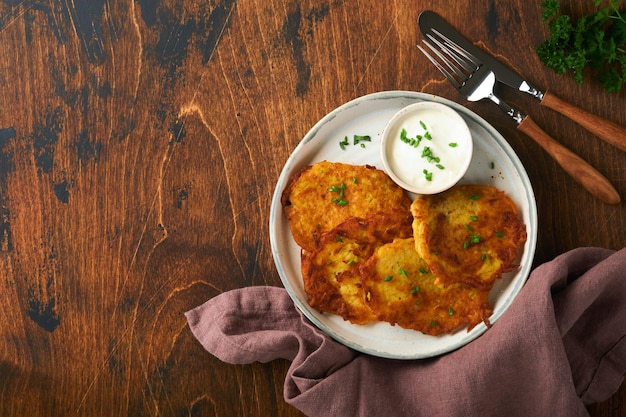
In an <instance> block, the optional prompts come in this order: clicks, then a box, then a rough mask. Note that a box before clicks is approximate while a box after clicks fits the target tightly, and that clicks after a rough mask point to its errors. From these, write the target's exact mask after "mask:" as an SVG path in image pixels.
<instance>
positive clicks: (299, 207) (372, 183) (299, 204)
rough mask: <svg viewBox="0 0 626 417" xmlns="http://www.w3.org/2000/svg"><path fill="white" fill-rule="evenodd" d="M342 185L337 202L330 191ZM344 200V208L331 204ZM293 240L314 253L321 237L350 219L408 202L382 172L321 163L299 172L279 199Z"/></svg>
mask: <svg viewBox="0 0 626 417" xmlns="http://www.w3.org/2000/svg"><path fill="white" fill-rule="evenodd" d="M342 184H345V187H344V190H343V191H341V195H342V198H339V195H340V193H339V192H338V191H331V190H330V189H331V187H340V186H341V185H342ZM333 198H335V199H336V200H335V201H338V200H344V201H345V202H347V204H345V205H341V204H337V203H336V202H333ZM281 205H282V207H283V212H284V213H285V216H286V217H287V220H288V222H289V227H290V230H291V233H292V236H293V238H294V240H295V241H296V243H297V244H298V245H299V246H300V247H301V248H303V249H305V250H308V251H311V250H314V249H315V248H316V246H317V244H318V241H319V239H320V236H321V235H322V234H323V233H325V232H328V231H330V230H332V228H333V227H335V226H337V225H339V224H341V223H342V222H343V221H345V220H347V219H348V218H350V217H360V218H365V217H367V216H368V215H370V214H372V213H375V212H380V211H391V210H393V209H394V208H405V209H406V210H407V211H408V210H409V207H410V205H411V200H410V199H409V197H408V196H407V195H406V194H405V192H404V190H403V189H402V188H401V187H399V186H398V185H397V184H395V183H394V182H393V181H392V180H391V178H389V176H388V175H387V174H386V173H385V172H384V171H382V170H379V169H377V168H376V167H374V166H371V165H350V164H344V163H340V162H329V161H321V162H318V163H316V164H314V165H312V166H307V167H304V168H302V169H301V170H300V171H299V172H297V173H296V174H295V175H294V176H293V177H292V178H291V180H290V181H289V183H288V185H287V186H286V188H285V189H284V190H283V193H282V195H281Z"/></svg>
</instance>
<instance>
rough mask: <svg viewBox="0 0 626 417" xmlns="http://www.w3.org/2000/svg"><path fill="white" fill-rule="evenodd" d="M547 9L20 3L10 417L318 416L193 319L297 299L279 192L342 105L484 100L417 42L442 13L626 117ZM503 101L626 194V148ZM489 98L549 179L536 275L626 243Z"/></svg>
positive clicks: (4, 8) (0, 49) (602, 208)
mask: <svg viewBox="0 0 626 417" xmlns="http://www.w3.org/2000/svg"><path fill="white" fill-rule="evenodd" d="M479 3H480V4H479ZM539 3H540V2H539V1H531V2H528V1H526V0H503V1H498V2H486V1H485V2H472V3H471V4H472V6H471V7H470V6H469V5H464V4H461V3H459V2H457V1H454V0H446V1H421V2H415V1H396V2H382V1H379V0H360V1H328V0H319V1H303V2H300V1H295V0H284V1H247V0H241V1H234V0H221V1H220V0H217V1H191V0H180V1H176V2H175V1H160V0H155V1H148V0H138V1H134V2H133V1H108V2H107V1H103V0H77V1H72V2H69V1H60V2H55V1H43V0H24V1H18V0H11V1H9V0H4V1H1V2H0V270H1V271H2V279H1V280H0V291H1V293H2V305H1V306H0V415H2V416H61V415H63V416H72V415H76V416H126V415H133V416H144V415H153V416H157V415H158V416H187V415H194V416H196V415H197V416H200V415H201V416H299V415H301V413H300V412H299V411H298V410H296V409H294V408H292V407H291V406H289V405H287V404H286V403H285V402H284V400H283V397H282V384H283V381H284V376H285V373H286V370H287V366H288V363H287V362H284V361H275V362H272V363H269V364H254V365H250V366H232V365H227V364H224V363H221V362H220V361H219V360H217V359H215V358H214V357H212V356H211V355H209V354H208V353H206V352H205V351H204V350H203V349H202V347H201V346H200V345H199V343H198V342H197V341H196V340H195V339H194V338H193V337H192V335H191V333H190V331H189V329H188V327H187V323H186V320H185V317H184V315H183V313H184V312H185V311H186V310H188V309H191V308H192V307H195V306H196V305H199V304H201V303H202V302H204V301H205V300H207V299H209V298H212V297H214V296H216V295H217V294H219V293H222V292H224V291H227V290H231V289H235V288H240V287H246V286H251V285H277V286H279V285H281V282H280V279H279V277H278V274H277V272H276V268H275V266H274V263H273V260H272V254H271V250H270V244H269V234H268V218H269V207H270V201H271V195H272V192H273V189H274V186H275V183H276V180H277V178H278V176H279V173H280V171H281V169H282V167H283V164H284V163H285V161H286V159H287V157H288V156H289V154H290V153H291V152H292V151H293V149H294V148H295V147H296V145H297V144H298V142H299V141H300V140H301V138H302V137H303V136H304V134H305V133H306V132H307V131H308V130H309V129H310V128H311V127H312V126H313V124H315V123H316V122H317V121H318V120H319V119H320V118H321V117H323V116H324V115H325V114H326V113H328V112H330V111H331V110H333V109H334V108H335V107H337V106H338V105H341V104H342V103H345V102H347V101H349V100H351V99H354V98H356V97H359V96H362V95H365V94H368V93H373V92H378V91H383V90H413V91H422V92H428V93H433V94H437V95H441V96H444V97H447V98H450V99H453V100H456V101H459V102H462V103H464V102H463V100H462V99H461V98H460V96H458V95H457V93H456V92H455V91H454V90H453V89H452V88H451V87H450V86H449V85H448V83H447V82H445V81H444V80H443V79H442V77H441V76H440V74H439V73H437V72H436V70H435V69H434V68H433V67H432V66H431V65H430V64H428V63H427V62H425V60H424V58H423V57H422V56H421V55H420V54H419V53H418V51H417V49H416V47H415V45H416V44H417V43H418V42H419V40H420V39H421V37H420V35H419V33H418V29H417V27H416V19H417V16H418V14H419V13H420V11H422V10H425V9H433V10H435V11H438V12H439V13H440V14H442V15H443V16H444V17H446V18H447V19H448V20H449V21H450V22H452V23H453V24H454V25H455V26H457V28H458V29H459V30H461V31H462V32H463V33H465V34H466V35H467V36H468V37H470V38H472V39H475V40H476V41H477V42H478V44H479V45H480V46H481V47H483V48H485V49H487V50H489V51H491V52H493V53H495V54H496V55H497V56H499V57H500V58H501V59H502V60H504V61H505V62H506V63H508V64H510V65H511V66H512V67H514V68H515V69H517V70H518V71H520V72H521V73H523V74H525V75H526V76H527V78H528V79H529V80H531V81H532V82H534V83H535V84H536V85H538V86H540V87H543V88H547V87H549V88H550V89H551V90H552V91H553V92H555V93H557V94H558V95H560V96H561V97H563V98H564V99H566V100H569V101H571V102H572V103H574V104H577V105H579V106H581V107H583V108H585V109H587V110H590V111H592V112H594V113H597V114H599V115H601V116H605V117H607V118H609V119H611V120H613V121H615V122H617V123H620V124H622V125H626V111H625V108H626V98H625V97H626V96H625V93H624V92H622V93H620V94H612V95H611V94H607V93H605V92H604V91H603V90H602V88H601V87H600V85H599V83H598V82H597V80H596V79H595V77H594V76H593V75H592V74H586V76H585V83H584V84H583V85H579V84H577V83H575V82H574V81H573V80H572V78H571V77H565V76H559V75H555V74H554V73H552V71H551V70H547V69H545V68H544V67H543V66H542V64H541V63H540V61H539V60H538V58H537V56H536V53H535V51H536V48H537V46H538V45H539V44H540V43H541V42H542V41H543V39H545V37H546V35H547V32H546V29H545V27H544V26H543V25H542V23H541V9H540V6H539ZM579 3H582V2H576V1H564V2H563V4H564V7H566V8H567V10H569V11H571V12H572V13H573V14H581V13H583V12H585V11H588V10H589V7H592V6H591V2H589V3H590V5H588V6H585V7H587V8H582V6H578V4H579ZM503 97H504V98H506V99H508V100H509V101H511V102H512V103H513V104H514V105H516V106H518V107H520V108H522V109H524V110H525V111H527V112H529V113H531V114H532V116H533V118H534V119H535V120H536V121H537V122H538V123H539V124H540V125H541V126H543V127H545V129H546V130H547V131H548V132H549V133H551V134H553V135H554V136H555V137H556V138H557V139H558V140H559V141H560V142H562V143H563V144H565V145H566V146H567V147H569V148H570V149H572V150H573V151H575V152H577V153H578V154H580V155H582V156H584V157H585V158H586V159H587V160H588V161H589V162H590V163H591V164H593V165H594V166H596V167H597V168H598V169H599V170H600V171H601V172H602V173H603V174H604V175H605V176H606V177H607V178H608V179H609V180H611V182H612V183H613V184H614V185H615V187H616V188H617V190H618V191H619V193H620V194H621V196H622V198H623V199H624V198H626V152H622V151H618V150H616V149H615V148H613V147H612V146H610V145H608V144H606V143H604V142H602V141H600V140H598V139H597V138H596V137H594V136H593V135H591V134H589V133H586V132H585V131H583V130H582V129H580V128H577V127H576V126H575V125H574V124H572V123H570V122H569V121H568V120H567V119H565V118H564V117H562V116H560V115H558V114H557V113H555V112H552V111H550V110H547V109H543V108H540V107H539V106H538V105H537V104H535V103H534V102H533V101H532V99H531V98H530V97H526V96H523V95H521V94H517V93H515V92H512V91H510V90H509V91H503ZM464 104H467V103H464ZM467 106H468V107H469V108H470V109H472V110H474V111H475V112H476V113H478V114H479V115H481V116H482V117H484V118H485V119H486V120H487V121H489V122H490V123H491V124H493V126H495V127H496V128H497V129H498V130H499V131H500V132H501V133H502V134H503V136H504V137H506V138H507V140H508V141H509V142H510V144H511V145H512V147H513V148H514V149H515V151H516V152H517V153H518V155H519V157H520V158H521V160H522V161H523V163H524V165H525V167H526V169H527V170H528V174H529V176H530V178H531V181H532V183H533V185H534V191H535V195H536V198H537V205H538V210H539V239H538V247H537V253H536V258H535V264H536V265H538V264H540V263H543V262H545V261H548V260H550V259H552V258H553V257H555V256H556V255H559V254H561V253H563V252H565V251H567V250H569V249H573V248H576V247H580V246H601V247H606V248H611V249H620V248H622V247H624V246H626V233H625V230H626V212H625V211H624V204H623V203H622V204H620V205H616V206H612V205H607V204H604V203H602V202H600V201H598V200H597V199H595V198H594V197H592V196H591V195H590V194H588V193H587V192H586V191H584V190H583V189H582V188H581V187H580V186H579V185H578V184H577V183H575V182H574V181H573V180H572V179H571V178H569V177H568V176H567V174H565V173H564V171H563V170H562V169H561V168H559V167H558V166H557V165H556V164H555V163H554V162H553V161H552V160H551V159H550V158H549V157H548V156H547V155H546V153H545V152H543V151H542V150H541V149H540V148H539V146H538V145H536V144H535V143H534V142H532V141H530V140H529V139H527V138H526V137H525V136H524V135H523V134H521V132H518V131H517V130H516V127H515V126H514V125H513V123H511V122H510V121H509V120H508V118H507V117H506V116H505V115H504V114H503V113H501V112H500V110H498V109H497V108H496V107H495V106H493V105H492V104H490V103H485V102H481V103H472V104H467ZM625 399H626V388H624V387H622V389H621V390H620V391H619V392H618V393H616V394H615V395H614V396H613V397H612V398H610V399H608V400H607V401H606V402H604V403H602V404H597V405H593V406H591V407H590V409H589V410H590V413H591V414H592V415H593V416H599V417H609V416H623V415H624V413H626V405H624V400H625Z"/></svg>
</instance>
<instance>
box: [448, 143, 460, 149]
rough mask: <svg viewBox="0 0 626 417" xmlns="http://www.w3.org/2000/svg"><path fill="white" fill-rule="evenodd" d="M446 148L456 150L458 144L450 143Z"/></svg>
mask: <svg viewBox="0 0 626 417" xmlns="http://www.w3.org/2000/svg"><path fill="white" fill-rule="evenodd" d="M448 146H449V147H451V148H456V147H457V146H459V144H458V143H456V142H450V143H448Z"/></svg>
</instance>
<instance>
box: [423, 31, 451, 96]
mask: <svg viewBox="0 0 626 417" xmlns="http://www.w3.org/2000/svg"><path fill="white" fill-rule="evenodd" d="M424 43H425V44H426V46H428V47H429V48H430V50H431V51H433V52H434V53H435V54H436V55H437V56H438V57H439V58H440V59H441V60H442V61H444V62H445V63H446V64H447V66H448V67H450V64H449V63H448V62H447V59H446V58H445V57H444V56H443V55H442V54H441V52H439V51H438V50H436V49H434V48H433V47H432V46H431V45H430V44H429V43H428V42H426V41H424ZM417 48H418V49H419V50H420V51H422V53H423V54H424V55H426V58H428V60H429V61H430V62H432V64H433V65H434V66H435V67H436V68H437V69H438V70H439V71H440V72H441V73H442V74H443V75H444V76H445V77H446V78H447V79H448V81H450V83H451V84H452V85H453V86H454V87H455V88H457V89H458V88H461V86H462V84H461V83H459V81H457V79H456V78H455V76H454V75H452V74H450V72H449V71H448V70H447V69H445V68H444V67H443V65H441V64H440V63H439V61H437V60H436V59H435V58H433V56H432V55H430V54H429V53H428V52H426V50H425V49H424V48H422V47H421V46H420V45H417Z"/></svg>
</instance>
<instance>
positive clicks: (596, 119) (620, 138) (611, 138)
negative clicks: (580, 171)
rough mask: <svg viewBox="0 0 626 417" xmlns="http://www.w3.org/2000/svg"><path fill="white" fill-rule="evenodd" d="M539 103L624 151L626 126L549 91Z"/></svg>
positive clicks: (625, 149)
mask: <svg viewBox="0 0 626 417" xmlns="http://www.w3.org/2000/svg"><path fill="white" fill-rule="evenodd" d="M541 105H542V106H545V107H547V108H549V109H552V110H556V111H558V112H559V113H561V114H562V115H564V116H566V117H568V118H569V119H571V120H573V121H574V122H576V123H578V124H579V125H581V126H582V127H584V128H585V129H587V130H588V131H590V132H591V133H593V134H595V135H596V136H598V137H599V138H601V139H602V140H604V141H606V142H608V143H610V144H611V145H613V146H616V147H618V148H620V149H621V150H623V151H626V128H624V127H622V126H620V125H618V124H617V123H613V122H612V121H610V120H607V119H605V118H604V117H600V116H597V115H595V114H592V113H589V112H588V111H586V110H583V109H581V108H580V107H576V106H574V105H573V104H570V103H568V102H567V101H564V100H563V99H561V98H559V97H557V96H555V95H554V94H552V93H550V92H546V93H545V94H544V96H543V100H541Z"/></svg>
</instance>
